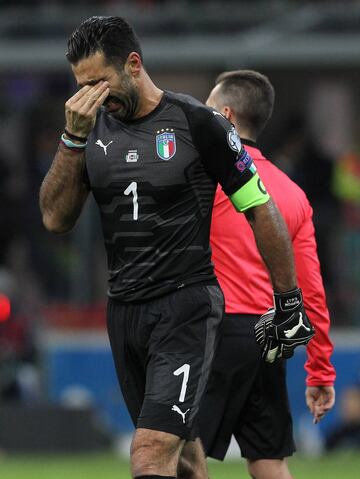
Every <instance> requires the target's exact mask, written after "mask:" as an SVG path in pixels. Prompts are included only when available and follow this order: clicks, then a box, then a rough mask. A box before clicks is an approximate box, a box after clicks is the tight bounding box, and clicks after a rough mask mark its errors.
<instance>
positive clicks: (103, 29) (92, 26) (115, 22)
mask: <svg viewBox="0 0 360 479" xmlns="http://www.w3.org/2000/svg"><path fill="white" fill-rule="evenodd" d="M67 46H68V50H67V52H66V58H67V59H68V60H69V62H70V63H72V64H73V65H76V64H77V63H78V62H79V61H80V60H83V59H84V58H87V57H89V56H90V55H93V54H94V53H96V52H101V53H103V54H104V57H105V61H106V62H107V63H108V64H110V65H116V66H118V67H123V66H124V65H125V63H126V60H127V58H128V56H129V54H130V53H131V52H136V53H138V54H139V55H140V58H141V60H142V59H143V57H142V51H141V47H140V42H139V40H138V38H137V36H136V33H135V30H134V29H133V28H132V27H131V26H130V25H129V24H128V23H127V22H126V21H125V20H124V19H123V18H121V17H115V16H112V17H91V18H88V19H87V20H85V21H84V22H83V23H81V25H79V27H78V28H77V29H76V30H75V31H74V32H73V33H72V34H71V36H70V38H69V40H68V45H67Z"/></svg>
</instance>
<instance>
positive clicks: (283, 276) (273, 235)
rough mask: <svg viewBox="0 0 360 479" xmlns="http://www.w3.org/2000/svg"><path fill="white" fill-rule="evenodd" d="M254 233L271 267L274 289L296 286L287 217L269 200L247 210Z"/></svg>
mask: <svg viewBox="0 0 360 479" xmlns="http://www.w3.org/2000/svg"><path fill="white" fill-rule="evenodd" d="M245 216H246V218H247V220H248V222H249V224H250V226H251V228H252V230H253V232H254V236H255V241H256V244H257V247H258V250H259V252H260V254H261V256H262V259H263V261H264V263H265V265H266V266H267V268H268V270H269V274H270V277H271V281H272V285H273V288H274V291H276V292H278V293H283V292H286V291H290V290H292V289H295V288H296V276H295V268H294V259H293V253H292V246H291V241H290V238H289V234H288V231H287V227H286V225H285V223H284V220H283V218H282V216H281V214H280V212H279V210H278V209H277V207H276V206H275V204H274V203H273V201H272V200H269V201H268V202H267V203H264V204H262V205H259V206H255V207H254V208H251V209H250V210H247V211H246V212H245Z"/></svg>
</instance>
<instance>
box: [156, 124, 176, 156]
mask: <svg viewBox="0 0 360 479" xmlns="http://www.w3.org/2000/svg"><path fill="white" fill-rule="evenodd" d="M156 133H157V135H156V153H157V155H158V157H159V158H161V159H162V160H165V161H167V160H170V158H172V157H173V156H174V155H175V153H176V138H175V133H174V130H173V129H172V128H166V129H162V130H159V131H157V132H156Z"/></svg>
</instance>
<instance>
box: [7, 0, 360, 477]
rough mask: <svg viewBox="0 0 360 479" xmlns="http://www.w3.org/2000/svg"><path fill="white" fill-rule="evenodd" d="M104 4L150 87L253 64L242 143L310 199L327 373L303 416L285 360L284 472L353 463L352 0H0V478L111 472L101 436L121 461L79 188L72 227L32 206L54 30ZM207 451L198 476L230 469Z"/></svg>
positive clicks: (356, 58) (98, 268) (120, 422)
mask: <svg viewBox="0 0 360 479" xmlns="http://www.w3.org/2000/svg"><path fill="white" fill-rule="evenodd" d="M112 14H118V15H121V16H124V17H125V18H127V19H128V20H129V21H130V22H131V23H132V24H133V25H134V26H135V28H136V30H137V32H138V34H139V36H140V39H141V41H142V45H143V50H144V56H145V66H146V68H147V69H148V71H149V73H150V74H151V76H152V77H153V79H154V80H155V82H156V83H157V84H158V85H159V86H160V87H162V88H164V89H168V90H173V91H181V92H184V93H189V94H192V95H193V96H195V97H197V98H198V99H200V100H202V101H204V100H205V99H206V97H207V94H208V92H209V91H210V89H211V87H212V85H213V82H214V79H215V78H216V76H217V75H218V73H220V72H221V71H223V70H231V69H238V68H252V69H257V70H259V71H261V72H262V73H265V74H266V75H268V76H269V78H270V79H271V81H272V82H273V84H274V86H275V89H276V95H277V98H276V106H275V112H274V116H273V120H272V121H271V124H270V125H269V126H268V127H267V129H266V131H265V132H264V134H263V136H262V137H261V138H260V141H259V143H260V145H261V147H262V149H263V151H264V152H266V154H267V156H269V157H270V158H272V160H273V161H274V162H275V163H276V164H277V165H278V166H279V167H280V168H282V169H283V170H284V171H286V173H287V174H288V175H289V176H290V177H291V178H293V179H294V180H295V181H297V182H298V183H299V184H300V186H301V187H302V188H303V189H304V190H305V191H306V193H307V194H308V197H309V199H310V200H311V202H312V205H313V207H314V221H315V225H316V230H317V240H318V246H319V255H320V259H321V262H322V271H323V276H324V281H325V286H326V290H327V297H328V304H329V308H330V310H331V316H332V325H333V326H332V338H333V340H334V343H335V353H334V356H333V361H334V364H335V366H336V368H337V372H338V379H337V383H336V386H337V399H338V401H337V406H336V408H335V409H334V411H333V412H332V413H331V414H329V415H328V416H327V418H326V419H325V421H324V422H323V423H322V424H321V425H320V426H314V425H312V423H311V417H310V415H309V414H308V412H307V410H306V407H305V402H304V377H305V374H304V371H303V363H304V357H305V355H304V352H303V351H299V352H298V353H297V354H296V355H295V357H294V359H292V360H291V361H289V366H288V377H289V389H290V396H291V403H292V409H293V412H294V418H295V431H296V437H297V444H298V448H299V450H300V452H301V455H300V456H299V457H300V459H299V458H298V459H295V460H294V462H293V465H294V471H296V472H297V476H296V477H299V478H301V477H307V478H312V477H318V478H322V477H327V478H331V477H335V474H336V475H339V474H340V473H341V474H342V477H343V478H347V477H349V478H350V477H351V478H355V477H357V475H356V474H357V473H356V472H355V471H356V470H357V471H358V470H359V460H358V457H357V456H356V454H354V453H352V452H351V451H356V450H359V449H360V136H359V135H360V95H359V93H358V90H359V81H360V1H355V0H353V1H352V0H344V1H330V0H328V1H326V0H323V1H320V0H319V1H306V0H248V1H241V0H237V1H236V0H233V1H231V0H228V1H227V0H222V1H220V0H218V1H215V0H209V1H205V0H198V1H195V0H133V1H130V0H128V1H115V0H113V1H111V0H97V1H95V0H71V1H70V0H22V1H20V0H0V124H1V128H0V451H2V454H1V453H0V471H2V472H1V477H2V479H10V478H12V477H14V478H15V477H16V478H17V479H18V478H24V479H27V478H32V477H37V478H41V477H42V476H41V473H40V472H39V470H41V468H42V467H44V473H45V472H46V473H47V475H46V477H47V479H55V478H57V477H64V475H65V474H67V476H68V477H69V478H70V479H71V478H72V477H82V476H83V477H87V478H90V477H92V476H91V475H90V472H86V471H88V469H89V471H90V469H91V470H92V471H93V472H94V471H102V476H103V477H104V478H105V477H115V474H116V475H117V477H127V474H126V472H125V471H126V467H127V466H126V465H125V466H124V467H125V469H124V472H123V474H124V475H123V476H121V474H122V472H121V468H120V464H121V463H120V462H116V463H113V462H112V461H114V458H113V456H112V455H111V454H110V451H114V450H116V451H117V452H118V453H119V454H120V455H123V456H124V457H125V459H124V461H125V464H126V455H127V452H128V446H129V436H130V435H131V431H132V426H131V423H130V421H129V418H128V415H127V413H126V409H125V406H124V404H123V400H122V397H121V394H120V392H119V389H118V384H117V381H116V378H115V374H114V370H113V365H112V359H111V356H110V352H109V345H108V340H107V336H106V332H105V321H104V312H105V303H106V299H105V293H106V269H105V268H106V264H105V256H104V249H103V244H102V238H101V232H100V227H99V221H98V214H97V211H96V208H95V207H94V203H93V202H92V201H89V202H88V204H87V207H86V209H85V211H84V214H83V215H82V218H81V221H80V222H79V224H78V226H77V227H76V228H75V229H74V231H73V232H71V233H70V234H68V235H65V236H51V235H50V234H48V233H46V232H45V230H44V228H43V227H42V225H41V219H40V214H39V209H38V190H39V187H40V183H41V181H42V178H43V176H44V174H45V173H46V171H47V170H48V168H49V165H50V163H51V161H52V157H53V154H54V152H55V150H56V147H57V144H58V141H59V135H60V132H61V130H62V128H63V122H64V115H63V109H64V102H65V101H66V99H67V98H69V97H70V96H71V95H72V92H73V91H74V88H75V85H74V81H73V78H72V75H71V72H70V68H69V66H68V64H67V62H66V60H65V56H64V53H65V50H66V40H67V37H68V35H69V34H70V33H71V31H72V30H73V29H74V27H76V26H77V25H78V24H79V23H80V22H81V21H82V20H84V19H85V18H87V17H89V16H91V15H112ZM332 451H337V452H332ZM339 451H340V452H339ZM58 452H63V453H72V454H74V453H81V454H82V456H81V459H79V462H78V463H76V464H77V466H76V467H73V466H74V461H75V459H74V457H73V456H71V457H70V458H69V459H68V460H66V459H64V458H62V459H59V458H57V459H54V462H51V458H49V457H47V458H45V456H44V457H43V456H42V454H48V453H58ZM89 452H92V454H91V456H89V455H87V454H89ZM94 452H97V454H95V455H94V454H93V453H94ZM15 453H16V455H15V456H14V455H13V454H15ZM19 453H20V454H22V453H26V454H35V456H34V458H33V459H32V458H31V457H28V456H27V457H26V458H24V457H23V456H22V455H20V456H19V455H18V454H19ZM39 454H40V456H39ZM83 454H85V456H84V455H83ZM98 454H100V455H98ZM329 454H330V455H329ZM331 454H336V455H335V456H331ZM338 454H341V455H340V456H338ZM39 457H40V459H39ZM90 457H91V459H90ZM95 458H98V462H97V463H96V464H97V466H96V465H95V462H94V461H95ZM306 458H307V459H306ZM339 458H340V460H339ZM66 461H67V462H66ZM51 464H53V465H54V464H57V467H55V466H54V467H51ZM105 464H107V465H105ZM339 464H341V469H340V468H339ZM345 464H346V465H347V466H346V467H347V468H348V469H349V470H348V472H346V470H345V469H346V467H345ZM83 466H84V467H85V469H84V468H83V469H81V467H83ZM86 467H87V468H88V469H86ZM112 467H113V469H111V468H112ZM211 467H212V468H213V469H212V470H213V471H214V477H219V478H220V477H228V478H231V477H235V475H234V476H232V475H231V472H230V469H229V470H228V472H226V473H225V471H226V469H221V465H220V466H216V465H212V466H211ZM306 467H308V469H306ZM344 468H345V469H344ZM25 471H27V472H25ZM31 471H33V472H31ZM59 471H60V472H59ZM76 471H78V472H76ZM81 471H83V472H81ZM304 471H305V472H304ZM309 471H312V472H309ZM330 471H332V473H333V474H334V476H333V475H331V472H330ZM349 471H350V472H349ZM99 473H100V472H99ZM347 473H348V474H349V475H346V474H347ZM31 474H33V475H31ZM107 474H108V475H107ZM119 474H120V475H119ZM243 474H244V475H243V476H239V474H237V477H246V475H245V473H244V472H243ZM301 474H303V475H301ZM44 477H45V475H44ZM94 477H95V476H94Z"/></svg>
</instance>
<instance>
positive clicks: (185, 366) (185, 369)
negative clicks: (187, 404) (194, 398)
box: [173, 364, 190, 402]
mask: <svg viewBox="0 0 360 479" xmlns="http://www.w3.org/2000/svg"><path fill="white" fill-rule="evenodd" d="M182 373H184V377H183V382H182V385H181V391H180V396H179V401H180V402H184V401H185V394H186V388H187V383H188V380H189V373H190V364H183V365H182V366H180V367H179V369H177V370H176V371H174V372H173V375H174V376H180V374H182Z"/></svg>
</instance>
